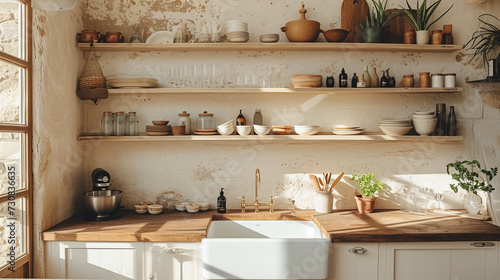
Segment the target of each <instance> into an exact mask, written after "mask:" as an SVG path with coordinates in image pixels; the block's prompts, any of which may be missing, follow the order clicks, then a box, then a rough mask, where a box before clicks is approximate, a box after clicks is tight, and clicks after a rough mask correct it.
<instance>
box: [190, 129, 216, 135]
mask: <svg viewBox="0 0 500 280" xmlns="http://www.w3.org/2000/svg"><path fill="white" fill-rule="evenodd" d="M193 134H194V135H217V134H218V133H217V129H195V130H194V132H193Z"/></svg>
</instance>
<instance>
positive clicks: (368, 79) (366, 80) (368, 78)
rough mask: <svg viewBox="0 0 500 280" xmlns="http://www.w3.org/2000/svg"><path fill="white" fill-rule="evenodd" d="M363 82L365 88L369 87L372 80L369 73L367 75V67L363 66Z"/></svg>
mask: <svg viewBox="0 0 500 280" xmlns="http://www.w3.org/2000/svg"><path fill="white" fill-rule="evenodd" d="M363 75H364V80H363V81H364V82H365V86H366V87H371V84H372V78H371V77H370V73H368V66H365V71H364V72H363Z"/></svg>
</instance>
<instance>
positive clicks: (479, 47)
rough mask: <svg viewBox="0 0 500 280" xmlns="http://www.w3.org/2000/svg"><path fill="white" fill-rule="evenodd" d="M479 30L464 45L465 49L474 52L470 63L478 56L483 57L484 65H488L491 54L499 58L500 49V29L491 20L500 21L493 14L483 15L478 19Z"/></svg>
mask: <svg viewBox="0 0 500 280" xmlns="http://www.w3.org/2000/svg"><path fill="white" fill-rule="evenodd" d="M477 19H478V20H479V23H480V24H479V29H478V30H477V31H476V32H474V33H473V34H472V38H471V39H470V40H469V41H468V42H467V43H466V44H465V45H464V49H465V50H467V51H473V53H472V54H471V55H472V58H471V60H470V61H469V63H470V62H471V61H472V60H473V59H474V58H475V57H476V56H478V55H481V56H482V57H483V63H484V65H485V66H486V65H488V63H487V62H488V58H490V57H491V56H490V54H493V55H494V57H495V58H496V57H497V49H498V48H500V28H499V27H497V26H495V25H494V24H492V23H489V22H488V21H489V20H495V21H496V22H500V20H499V19H498V18H497V17H496V16H494V15H491V14H482V15H480V16H479V17H478V18H477Z"/></svg>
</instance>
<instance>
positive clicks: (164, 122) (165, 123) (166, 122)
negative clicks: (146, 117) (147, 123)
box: [152, 121, 169, 125]
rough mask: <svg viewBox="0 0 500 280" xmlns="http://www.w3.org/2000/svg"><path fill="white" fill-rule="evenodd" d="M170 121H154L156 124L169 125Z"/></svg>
mask: <svg viewBox="0 0 500 280" xmlns="http://www.w3.org/2000/svg"><path fill="white" fill-rule="evenodd" d="M168 122H169V121H152V123H153V124H154V125H167V124H168Z"/></svg>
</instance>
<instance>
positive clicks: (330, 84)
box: [326, 76, 335, 88]
mask: <svg viewBox="0 0 500 280" xmlns="http://www.w3.org/2000/svg"><path fill="white" fill-rule="evenodd" d="M334 86H335V79H333V76H327V77H326V87H329V88H332V87H334Z"/></svg>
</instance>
